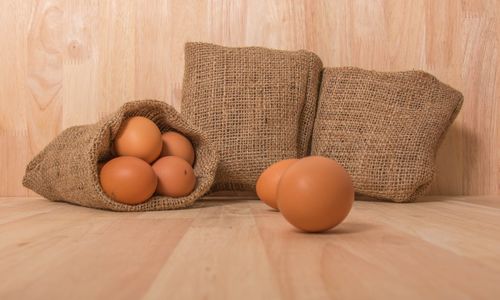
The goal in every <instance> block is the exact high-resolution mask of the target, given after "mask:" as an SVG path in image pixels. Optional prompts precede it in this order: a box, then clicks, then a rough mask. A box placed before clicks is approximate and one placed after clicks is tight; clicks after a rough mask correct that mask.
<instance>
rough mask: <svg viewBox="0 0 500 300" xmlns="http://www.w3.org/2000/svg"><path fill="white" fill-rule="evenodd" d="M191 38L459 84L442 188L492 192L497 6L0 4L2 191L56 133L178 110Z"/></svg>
mask: <svg viewBox="0 0 500 300" xmlns="http://www.w3.org/2000/svg"><path fill="white" fill-rule="evenodd" d="M186 41H207V42H214V43H220V44H224V45H228V46H245V45H258V46H266V47H273V48H280V49H309V50H312V51H315V52H316V53H317V54H318V55H319V56H320V57H321V58H322V59H323V62H324V64H325V66H344V65H353V66H359V67H363V68H368V69H377V70H406V69H423V70H425V71H428V72H431V73H433V74H434V75H436V76H437V77H438V78H439V79H441V80H442V81H444V82H447V83H449V84H451V85H452V86H454V87H456V88H457V89H459V90H461V91H462V92H463V93H464V95H465V102H464V106H463V110H462V112H461V113H460V115H459V117H458V120H457V121H456V122H455V124H454V125H453V127H452V128H451V130H450V132H449V134H448V136H447V138H446V140H445V142H444V144H443V146H442V148H441V150H440V152H439V155H438V167H439V173H438V176H437V178H436V181H435V183H434V185H433V188H432V192H433V193H437V194H499V193H500V151H499V149H500V124H499V123H500V117H499V115H500V1H496V0H484V1H482V0H469V1H466V0H463V1H459V0H341V1H340V0H338V1H337V0H331V1H329V0H322V1H319V0H318V1H314V0H311V1H300V0H273V1H270V0H258V1H256V0H246V1H245V0H241V1H222V0H221V1H215V0H214V1H202V0H152V1H138V0H137V1H121V0H114V1H97V0H91V1H89V0H69V1H62V0H39V1H34V0H31V1H28V0H23V1H18V0H2V1H0V195H2V196H14V195H20V196H22V195H29V194H30V193H29V192H28V191H27V190H25V189H24V188H23V187H22V186H21V183H20V182H21V178H22V175H23V172H24V167H25V165H26V163H27V162H28V161H29V159H30V158H31V157H32V156H33V155H34V154H36V153H37V152H38V151H39V150H40V149H42V148H43V147H44V145H46V144H47V143H48V142H49V141H50V140H51V139H52V138H53V137H54V136H56V135H57V134H58V133H59V132H60V131H61V130H63V129H64V128H67V127H68V126H72V125H75V124H84V123H88V122H94V121H96V120H97V119H98V118H99V116H101V115H103V114H106V113H109V112H111V111H113V110H114V109H116V108H117V107H118V106H119V105H120V104H122V103H123V102H125V101H127V100H131V99H141V98H157V99H162V100H164V101H166V102H169V103H171V104H173V105H174V106H175V107H177V108H178V107H179V101H180V96H181V85H182V76H183V59H184V57H183V47H184V42H186Z"/></svg>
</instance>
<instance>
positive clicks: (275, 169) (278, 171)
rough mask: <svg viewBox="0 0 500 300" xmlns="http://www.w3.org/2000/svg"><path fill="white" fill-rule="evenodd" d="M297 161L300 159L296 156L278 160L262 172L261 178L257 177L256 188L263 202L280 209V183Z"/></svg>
mask: <svg viewBox="0 0 500 300" xmlns="http://www.w3.org/2000/svg"><path fill="white" fill-rule="evenodd" d="M297 161H298V159H294V158H292V159H284V160H281V161H278V162H276V163H274V164H272V165H270V166H269V167H267V169H265V170H264V172H262V174H260V176H259V179H257V184H256V187H255V190H256V192H257V196H258V197H259V199H260V200H262V202H264V203H265V204H267V205H268V206H270V207H272V208H274V209H278V204H277V194H278V183H279V182H280V179H281V176H283V173H285V171H286V170H287V169H288V168H289V167H290V166H291V165H293V164H294V163H295V162H297Z"/></svg>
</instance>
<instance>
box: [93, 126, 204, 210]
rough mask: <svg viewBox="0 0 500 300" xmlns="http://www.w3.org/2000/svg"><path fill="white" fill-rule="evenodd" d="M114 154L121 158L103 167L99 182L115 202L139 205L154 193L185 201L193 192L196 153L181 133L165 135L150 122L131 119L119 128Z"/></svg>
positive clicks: (114, 144) (172, 132)
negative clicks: (184, 197)
mask: <svg viewBox="0 0 500 300" xmlns="http://www.w3.org/2000/svg"><path fill="white" fill-rule="evenodd" d="M113 151H114V152H115V154H116V155H117V156H118V157H116V158H114V159H111V160H110V161H108V162H107V163H105V164H104V165H103V166H102V168H101V169H100V171H99V178H100V183H101V186H102V189H103V191H104V193H106V195H107V196H108V197H110V198H111V199H112V200H114V201H116V202H120V203H125V204H131V205H136V204H140V203H143V202H145V201H147V200H148V199H149V198H151V196H153V194H154V193H155V192H156V193H157V194H159V195H162V196H169V197H183V196H187V195H189V194H190V193H191V192H192V191H193V190H194V187H195V185H196V176H195V175H194V171H193V168H192V165H193V163H194V159H195V152H194V148H193V145H192V144H191V142H190V141H189V139H187V138H186V137H185V136H183V135H182V134H180V133H177V132H174V131H168V132H165V133H163V134H162V133H161V132H160V129H159V128H158V126H156V124H155V123H154V122H153V121H151V120H150V119H148V118H145V117H132V118H129V119H127V120H125V122H124V123H123V124H122V126H121V127H120V129H119V131H118V133H117V135H116V138H115V140H114V142H113ZM150 164H152V165H150Z"/></svg>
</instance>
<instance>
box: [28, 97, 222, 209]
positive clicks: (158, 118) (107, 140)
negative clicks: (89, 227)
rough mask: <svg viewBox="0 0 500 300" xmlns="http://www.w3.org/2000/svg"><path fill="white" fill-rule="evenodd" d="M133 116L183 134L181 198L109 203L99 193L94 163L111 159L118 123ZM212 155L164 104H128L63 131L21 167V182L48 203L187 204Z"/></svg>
mask: <svg viewBox="0 0 500 300" xmlns="http://www.w3.org/2000/svg"><path fill="white" fill-rule="evenodd" d="M133 116H143V117H147V118H149V119H150V120H152V121H153V122H155V123H156V125H158V127H159V128H160V130H161V132H165V131H168V130H175V131H177V132H180V133H182V134H184V135H186V136H187V137H188V138H189V139H190V140H191V142H192V143H193V146H194V148H195V152H196V161H195V165H194V172H195V175H196V177H197V183H196V187H195V190H194V191H193V192H192V193H191V194H190V195H188V196H186V197H180V198H171V197H163V196H153V197H152V198H151V199H150V200H148V201H147V202H145V203H142V204H139V205H127V204H122V203H118V202H115V201H113V200H111V199H110V198H109V197H107V196H106V194H104V192H103V191H102V189H101V186H100V183H99V174H98V163H99V162H105V161H107V160H109V159H111V158H112V153H111V148H112V143H113V139H114V138H115V136H116V134H117V133H118V130H119V128H120V125H121V124H122V122H123V121H125V120H126V119H128V118H129V117H133ZM217 162H218V156H217V152H216V150H215V148H214V147H213V146H212V144H211V143H210V142H209V140H208V139H207V137H206V136H205V135H204V134H203V133H202V132H201V131H200V130H198V129H196V128H195V127H193V126H192V125H190V124H189V123H188V122H186V121H185V120H184V119H183V118H182V117H181V116H180V115H179V113H178V112H177V111H176V110H175V109H174V108H173V107H171V106H169V105H168V104H166V103H164V102H160V101H156V100H143V101H134V102H129V103H126V104H125V105H123V106H122V107H121V108H120V109H119V110H118V111H117V112H115V113H114V114H112V115H111V116H109V117H107V118H105V119H104V120H102V121H100V122H98V123H95V124H92V125H83V126H75V127H71V128H68V129H66V130H64V131H63V132H62V133H61V134H60V135H59V136H57V137H56V138H55V139H54V140H53V141H52V142H51V143H50V144H49V145H47V147H45V149H43V150H42V151H41V152H40V153H39V154H38V155H37V156H35V158H33V160H32V161H31V162H30V163H29V164H28V166H27V168H26V174H25V175H24V179H23V184H24V186H26V187H27V188H29V189H32V190H33V191H35V192H36V193H38V194H40V195H42V196H44V197H45V198H47V199H49V200H53V201H66V202H71V203H75V204H79V205H83V206H88V207H94V208H103V209H110V210H115V211H147V210H165V209H175V208H183V207H187V206H190V205H191V204H193V203H194V202H195V201H196V200H197V199H199V198H200V197H201V196H203V195H204V194H205V193H206V192H207V191H208V190H209V189H210V186H211V185H212V183H213V180H214V176H215V171H216V169H217Z"/></svg>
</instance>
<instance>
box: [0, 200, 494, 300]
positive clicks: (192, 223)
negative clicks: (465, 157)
mask: <svg viewBox="0 0 500 300" xmlns="http://www.w3.org/2000/svg"><path fill="white" fill-rule="evenodd" d="M247 199H248V197H247ZM499 202H500V201H499V199H498V197H496V199H492V198H491V197H438V196H436V197H426V198H422V199H421V200H420V202H418V203H411V204H396V203H385V202H366V201H357V202H355V205H354V208H353V211H352V212H351V214H350V215H349V217H348V218H347V219H346V221H345V222H344V223H342V224H341V225H340V226H339V227H337V228H335V229H334V230H332V231H329V232H327V233H324V234H304V233H301V232H298V231H297V230H295V229H294V228H293V227H292V226H291V225H290V224H288V223H287V222H286V221H285V219H284V218H283V217H282V216H281V215H280V214H279V212H276V211H273V210H271V209H269V208H267V207H266V206H265V205H264V204H263V203H261V202H259V201H255V200H243V197H241V199H239V200H228V199H227V198H224V197H223V198H221V199H217V198H216V197H213V198H211V200H205V201H200V202H198V203H197V204H196V205H195V206H194V207H193V208H190V209H184V210H176V211H163V212H162V211H159V212H144V213H114V212H109V211H104V210H96V209H88V208H84V207H79V206H75V205H71V204H65V203H55V202H50V201H47V200H43V199H40V198H38V199H34V198H0V204H1V205H0V220H2V222H0V273H1V274H7V273H8V274H9V276H5V277H2V280H1V281H0V298H2V299H19V298H33V297H36V298H51V299H67V298H70V297H71V298H74V297H77V298H82V299H88V298H92V299H109V298H110V297H112V298H116V297H119V298H125V299H137V298H145V299H158V298H169V299H172V298H173V299H179V298H188V299H234V298H237V299H256V298H259V299H346V298H349V299H366V298H370V299H388V298H389V299H392V298H402V299H422V298H429V299H495V298H497V297H499V296H500V286H498V282H499V281H500V252H499V251H498V249H500V239H499V238H498V234H497V231H498V230H497V229H498V227H499V226H500V208H499V207H498V206H496V205H497V203H499ZM490 204H492V206H490ZM5 217H6V218H7V219H8V220H7V221H5V222H4V218H5ZM9 218H10V220H9Z"/></svg>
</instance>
